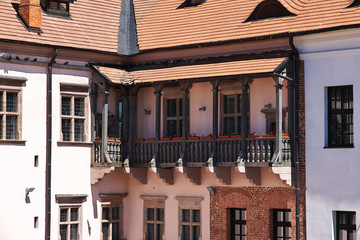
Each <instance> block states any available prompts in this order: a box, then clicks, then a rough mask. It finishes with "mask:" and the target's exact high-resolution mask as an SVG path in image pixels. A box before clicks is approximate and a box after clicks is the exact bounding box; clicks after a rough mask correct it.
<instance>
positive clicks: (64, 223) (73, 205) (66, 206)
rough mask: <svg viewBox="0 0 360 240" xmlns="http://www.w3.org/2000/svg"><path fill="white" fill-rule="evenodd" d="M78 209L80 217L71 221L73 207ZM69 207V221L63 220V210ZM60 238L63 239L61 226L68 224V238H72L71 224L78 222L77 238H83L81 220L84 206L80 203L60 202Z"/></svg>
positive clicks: (68, 239)
mask: <svg viewBox="0 0 360 240" xmlns="http://www.w3.org/2000/svg"><path fill="white" fill-rule="evenodd" d="M75 208H76V209H78V219H77V220H76V221H71V209H75ZM62 209H67V221H65V222H61V210H62ZM58 222H59V240H61V233H60V232H61V226H64V225H66V226H67V234H66V240H70V239H71V235H70V234H71V225H74V224H77V240H81V239H82V237H81V222H82V206H81V204H79V203H73V204H70V203H64V204H63V203H60V204H59V221H58Z"/></svg>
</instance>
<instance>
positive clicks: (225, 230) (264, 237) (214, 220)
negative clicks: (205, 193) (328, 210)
mask: <svg viewBox="0 0 360 240" xmlns="http://www.w3.org/2000/svg"><path fill="white" fill-rule="evenodd" d="M215 191H216V192H215V194H214V195H211V197H210V216H211V219H210V236H211V239H212V240H225V239H230V227H229V222H230V221H229V220H230V216H229V209H230V208H246V211H247V213H246V215H247V216H246V217H247V219H246V227H247V239H251V240H269V239H273V230H272V228H273V224H272V210H273V209H291V227H292V229H291V230H292V239H295V189H294V188H293V187H239V188H236V187H216V190H215Z"/></svg>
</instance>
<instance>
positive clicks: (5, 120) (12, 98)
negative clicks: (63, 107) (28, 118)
mask: <svg viewBox="0 0 360 240" xmlns="http://www.w3.org/2000/svg"><path fill="white" fill-rule="evenodd" d="M18 95H19V92H12V91H9V90H0V139H7V140H15V139H19V134H18V125H19V122H18V121H19V116H20V111H19V106H18V105H19V97H18Z"/></svg>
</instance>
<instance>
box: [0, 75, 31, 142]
mask: <svg viewBox="0 0 360 240" xmlns="http://www.w3.org/2000/svg"><path fill="white" fill-rule="evenodd" d="M26 81H27V79H26V78H22V77H13V76H7V75H0V92H2V95H1V96H0V97H2V99H1V102H0V103H1V104H2V106H1V108H0V121H1V123H0V127H1V129H0V142H9V141H21V139H22V111H23V110H22V102H23V100H22V98H23V96H22V95H23V93H22V88H23V87H24V86H25V82H26ZM7 93H16V94H17V96H16V112H8V111H7V110H6V95H7ZM7 116H16V130H15V139H13V138H11V139H7V138H6V117H7Z"/></svg>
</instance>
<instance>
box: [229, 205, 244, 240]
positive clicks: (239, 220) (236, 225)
mask: <svg viewBox="0 0 360 240" xmlns="http://www.w3.org/2000/svg"><path fill="white" fill-rule="evenodd" d="M230 221H231V222H230V234H231V240H246V209H240V208H232V209H230Z"/></svg>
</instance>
